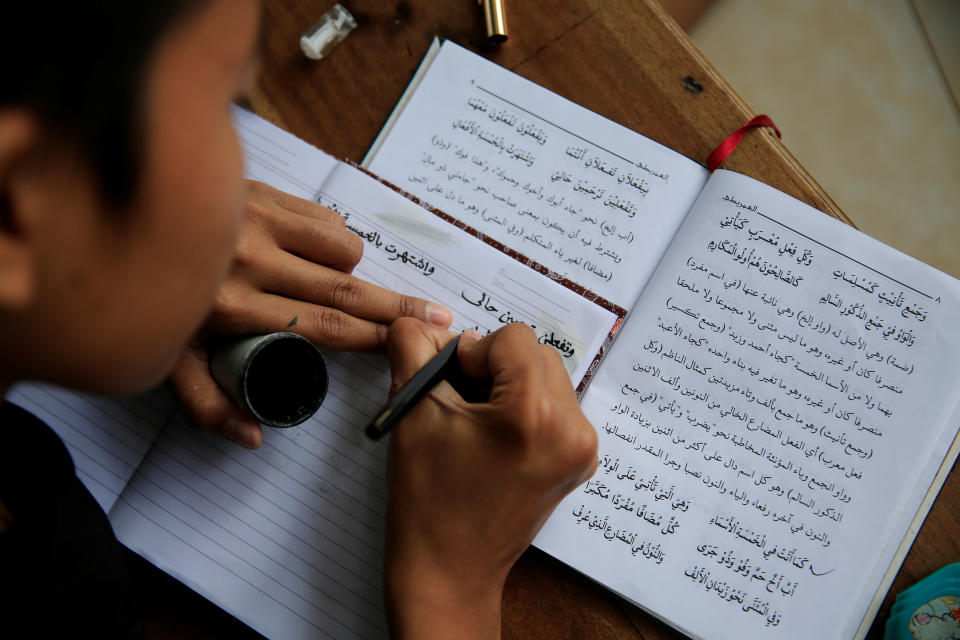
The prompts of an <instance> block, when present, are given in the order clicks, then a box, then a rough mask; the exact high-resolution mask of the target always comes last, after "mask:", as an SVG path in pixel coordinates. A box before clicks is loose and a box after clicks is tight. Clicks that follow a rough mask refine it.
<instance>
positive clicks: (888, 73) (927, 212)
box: [690, 0, 960, 277]
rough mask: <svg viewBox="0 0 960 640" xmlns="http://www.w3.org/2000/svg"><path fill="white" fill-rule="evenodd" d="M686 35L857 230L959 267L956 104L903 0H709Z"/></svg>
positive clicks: (952, 3) (955, 5)
mask: <svg viewBox="0 0 960 640" xmlns="http://www.w3.org/2000/svg"><path fill="white" fill-rule="evenodd" d="M940 1H941V2H945V3H947V4H948V5H949V8H950V11H952V14H953V16H954V17H955V18H956V23H955V26H954V28H953V33H954V34H960V0H940ZM690 34H691V36H692V38H693V40H694V42H695V43H696V44H697V46H699V47H700V49H701V50H702V51H703V53H704V54H705V55H706V57H707V58H708V59H709V60H710V61H711V62H712V63H713V64H714V65H715V66H716V67H717V69H718V70H719V71H720V73H721V74H723V75H724V76H725V77H726V78H727V79H728V80H729V81H730V83H731V84H732V85H733V86H734V87H735V88H736V90H737V91H738V92H739V93H740V94H741V95H742V96H743V97H744V98H745V99H746V100H747V103H748V104H750V105H751V107H752V108H753V109H754V110H756V111H757V112H759V113H767V114H769V115H770V116H771V117H772V118H773V119H774V121H775V122H776V123H777V125H778V126H779V127H780V130H781V131H782V132H783V139H784V142H785V143H786V145H787V146H788V147H789V148H790V150H791V151H792V152H793V153H794V154H795V155H796V156H797V158H799V160H800V161H801V162H802V163H803V164H804V166H806V167H807V169H808V170H809V171H810V173H811V174H812V175H813V176H814V178H815V179H816V180H817V181H818V182H820V184H821V185H823V187H824V188H825V189H826V190H827V192H828V193H830V194H831V196H833V198H834V200H836V202H837V204H839V205H840V207H841V208H842V209H843V210H844V211H845V212H846V213H847V214H848V215H849V216H850V217H851V218H852V219H853V220H854V221H855V222H856V223H857V225H858V226H859V227H860V228H861V229H862V230H863V231H865V232H866V233H868V234H870V235H872V236H874V237H876V238H878V239H880V240H882V241H883V242H886V243H887V244H890V245H893V246H894V247H896V248H898V249H900V250H901V251H904V252H905V253H908V254H910V255H912V256H914V257H916V258H919V259H921V260H923V261H924V262H927V263H929V264H932V265H933V266H935V267H937V268H939V269H941V270H943V271H945V272H947V273H949V274H951V275H953V276H957V277H960V247H958V244H960V112H958V109H957V104H956V103H955V102H954V99H953V96H952V94H951V93H950V90H949V88H948V86H947V84H946V83H945V81H944V78H943V76H942V74H941V71H940V69H939V66H938V64H937V61H936V58H935V56H934V53H933V50H932V49H931V48H930V44H929V42H928V40H927V37H926V35H925V32H924V31H923V28H922V26H921V24H920V21H919V19H918V16H917V13H916V11H915V9H914V6H913V4H912V2H911V0H791V1H773V0H719V1H718V2H717V3H716V4H715V5H714V6H713V7H712V8H710V9H709V10H708V11H707V13H705V14H704V16H703V17H702V18H701V19H700V21H699V22H698V23H697V24H696V25H695V26H694V27H693V28H692V29H691V32H690Z"/></svg>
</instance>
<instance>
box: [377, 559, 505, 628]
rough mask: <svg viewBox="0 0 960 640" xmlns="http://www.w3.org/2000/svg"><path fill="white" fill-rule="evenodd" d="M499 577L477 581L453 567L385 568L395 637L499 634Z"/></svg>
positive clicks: (501, 590) (500, 581)
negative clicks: (446, 568)
mask: <svg viewBox="0 0 960 640" xmlns="http://www.w3.org/2000/svg"><path fill="white" fill-rule="evenodd" d="M503 583H504V580H493V581H489V582H486V581H483V582H478V581H476V580H472V579H471V576H467V575H461V574H458V573H457V572H456V571H436V570H429V569H426V568H425V567H423V566H422V564H421V565H420V566H415V567H411V568H409V569H404V568H401V567H400V566H397V567H395V568H394V569H392V570H391V569H389V568H388V570H387V576H386V598H387V615H388V618H389V622H390V629H391V635H392V637H393V638H395V639H397V640H419V639H420V638H448V639H450V640H497V639H499V638H500V621H501V620H500V617H501V601H502V598H503Z"/></svg>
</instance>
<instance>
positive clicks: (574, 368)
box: [9, 43, 960, 638]
mask: <svg viewBox="0 0 960 640" xmlns="http://www.w3.org/2000/svg"><path fill="white" fill-rule="evenodd" d="M237 123H238V127H239V129H240V131H241V134H242V137H243V140H244V145H245V149H246V150H247V155H248V173H249V174H250V175H251V177H256V178H258V179H261V180H264V181H266V182H268V183H271V184H273V185H274V186H276V187H278V188H281V189H284V190H287V191H290V192H292V193H294V194H296V195H301V196H303V197H309V198H314V199H317V200H319V201H321V202H323V203H324V204H327V205H329V206H332V207H334V208H335V209H337V210H338V211H340V212H341V213H342V214H343V215H344V216H345V217H346V218H347V225H348V227H349V228H350V229H352V230H353V231H354V232H356V233H357V234H358V235H360V237H362V238H363V239H364V241H365V254H364V258H363V260H362V261H361V263H360V265H358V268H357V269H356V270H355V273H356V274H357V275H359V276H360V277H363V278H365V279H368V280H370V281H373V282H376V283H378V284H381V285H383V286H387V287H390V288H393V289H397V290H400V291H404V292H409V293H413V294H416V295H418V296H421V297H424V298H427V299H433V300H437V301H439V302H442V303H444V304H447V305H448V306H450V307H451V309H452V310H453V312H454V316H455V318H456V320H455V324H454V327H455V328H456V329H465V328H471V327H476V328H478V329H480V330H481V331H490V330H495V329H496V328H497V327H499V326H502V325H503V324H505V323H507V322H512V321H521V322H527V323H529V324H531V325H533V326H535V327H536V331H537V333H538V335H540V337H541V341H542V342H544V343H547V344H551V345H552V346H554V347H555V348H557V349H558V350H559V351H560V352H561V354H562V355H563V356H564V362H565V363H566V364H567V368H568V372H569V373H570V375H571V379H572V380H573V382H574V384H575V385H578V386H580V387H581V388H582V387H584V386H585V387H586V390H585V392H584V393H583V395H582V397H581V403H582V406H583V408H584V411H585V412H586V414H587V416H588V417H589V418H590V420H591V422H592V423H593V424H594V426H595V427H596V428H597V430H598V433H599V436H600V452H599V453H600V467H599V469H598V471H597V473H596V474H595V476H594V477H593V478H591V479H590V480H589V481H588V482H587V483H586V484H585V485H583V486H582V487H580V488H578V489H577V490H575V491H574V492H573V493H572V494H571V495H570V496H569V497H568V498H567V499H566V500H565V501H564V502H563V503H561V505H560V506H559V508H558V509H557V511H556V512H555V513H554V514H553V516H552V517H551V518H550V520H549V521H548V522H547V524H546V526H545V527H544V529H543V531H542V532H541V534H540V536H539V537H538V538H537V540H536V542H535V544H537V545H538V546H539V547H540V548H542V549H544V550H546V551H547V552H549V553H551V554H553V555H555V556H556V557H558V558H559V559H561V560H563V561H564V562H566V563H568V564H569V565H571V566H572V567H574V568H576V569H578V570H579V571H582V572H583V573H585V574H587V575H589V576H590V577H592V578H593V579H595V580H597V581H599V582H601V583H602V584H604V585H605V586H607V587H608V588H610V589H612V590H614V591H616V592H617V593H619V594H621V595H623V596H624V597H626V598H628V599H629V600H631V601H633V602H635V603H637V604H638V605H640V606H641V607H643V608H645V609H647V610H649V611H651V612H653V613H654V614H655V615H658V616H660V617H661V618H663V619H665V620H667V621H668V622H669V623H670V624H672V625H674V626H676V627H678V628H679V629H681V630H683V631H684V632H685V633H687V634H689V635H691V636H695V637H711V638H742V637H759V638H763V637H770V638H772V637H778V638H780V637H787V638H809V637H818V638H849V637H853V636H854V635H856V634H858V633H859V634H860V635H862V634H863V632H864V631H865V629H866V626H867V625H868V623H869V621H870V620H871V619H872V616H873V613H874V612H875V608H876V606H877V604H878V602H879V598H878V594H879V596H882V593H883V591H884V590H885V589H886V587H887V585H888V584H889V580H890V579H891V578H892V575H893V574H894V573H895V572H896V568H897V567H898V566H899V562H900V560H901V559H902V555H903V553H905V550H906V548H907V547H908V546H909V544H910V541H911V540H912V539H913V535H915V533H916V529H917V528H918V527H919V523H920V522H922V518H923V516H924V515H925V513H926V510H927V509H928V508H929V504H930V502H931V500H932V498H933V496H935V495H936V492H937V490H938V488H939V486H940V485H941V484H942V482H943V479H944V477H945V474H946V473H947V472H948V471H949V468H950V466H951V464H952V461H953V459H954V458H955V456H956V452H957V443H956V442H955V440H956V435H957V425H958V424H960V412H958V411H957V389H958V388H960V384H958V383H960V358H958V356H960V336H958V334H957V332H956V331H954V330H953V328H954V327H955V326H956V324H957V322H958V321H960V283H958V282H957V281H956V280H954V279H952V278H950V277H948V276H946V275H944V274H942V273H939V272H937V271H935V270H934V269H931V268H930V267H927V266H925V265H923V264H921V263H919V262H917V261H915V260H913V259H911V258H909V257H907V256H904V255H902V254H900V253H898V252H896V251H895V250H893V249H890V248H889V247H885V246H883V245H881V244H880V243H878V242H876V241H874V240H871V239H870V238H868V237H866V236H864V235H863V234H861V233H859V232H857V231H855V230H853V229H851V228H849V227H846V226H844V225H842V224H841V223H839V222H837V221H835V220H833V219H830V218H828V217H827V216H824V215H822V214H820V213H819V212H816V211H814V210H813V209H811V208H809V207H807V206H806V205H804V204H801V203H799V202H797V201H795V200H793V199H791V198H789V197H787V196H786V195H784V194H782V193H780V192H778V191H776V190H774V189H771V188H769V187H766V186H764V185H762V184H760V183H758V182H756V181H754V180H752V179H750V178H746V177H744V176H741V175H738V174H734V173H730V172H723V171H721V172H717V173H716V174H714V175H712V176H708V175H707V173H706V171H705V170H704V169H703V168H702V167H700V166H699V165H697V164H696V163H694V162H692V161H690V160H688V159H686V158H683V157H682V156H680V155H678V154H676V153H673V152H671V151H670V150H668V149H665V148H664V147H662V146H660V145H658V144H656V143H653V142H652V141H650V140H648V139H646V138H644V137H642V136H640V135H638V134H636V133H633V132H630V131H628V130H626V129H624V128H622V127H620V126H618V125H616V124H614V123H611V122H609V121H607V120H605V119H603V118H601V117H599V116H597V115H596V114H593V113H590V112H588V111H586V110H584V109H582V108H580V107H578V106H576V105H574V104H572V103H570V102H568V101H566V100H563V99H562V98H559V97H558V96H556V95H554V94H551V93H549V92H547V91H545V90H544V89H542V88H540V87H537V86H535V85H533V84H531V83H529V82H527V81H525V80H523V79H521V78H519V77H517V76H515V75H513V74H511V73H510V72H508V71H505V70H503V69H501V68H499V67H497V66H495V65H493V64H491V63H489V62H487V61H485V60H483V59H481V58H478V57H476V56H473V55H472V54H470V53H468V52H466V51H464V50H462V49H460V48H458V47H456V46H455V45H453V44H451V43H447V44H445V45H444V46H443V47H442V48H440V49H439V51H437V50H434V51H433V52H432V54H431V55H430V56H428V59H427V61H425V63H424V65H422V66H421V69H420V70H419V71H418V73H417V75H416V77H415V78H414V82H413V83H411V87H410V89H409V90H408V93H407V95H405V96H404V99H403V100H402V101H401V103H400V106H399V107H398V109H397V111H396V112H395V113H394V115H393V116H391V119H390V121H389V122H388V126H387V127H385V129H384V133H383V134H382V135H381V137H380V138H379V139H378V140H377V142H376V143H375V145H374V148H373V149H372V150H371V154H370V156H369V157H368V158H367V160H366V161H365V164H366V166H368V167H369V168H370V170H371V171H373V172H374V173H376V174H377V175H379V176H381V177H382V178H384V179H386V180H387V181H389V182H392V183H394V184H395V185H397V186H398V187H399V188H401V189H404V190H406V191H408V192H410V193H411V194H413V195H414V196H416V198H419V200H420V201H422V202H423V203H430V204H432V205H435V206H436V207H437V208H438V209H441V210H443V211H444V212H446V214H448V215H443V214H439V213H437V212H434V211H431V210H429V209H428V208H423V207H421V206H419V205H418V204H416V202H414V201H412V200H410V199H408V198H406V197H405V196H404V195H402V194H400V193H398V192H397V191H396V190H395V189H391V188H389V187H388V186H385V185H384V184H382V183H381V182H380V181H379V180H377V179H376V178H374V177H371V176H370V175H368V174H366V173H364V172H362V171H360V170H357V169H355V168H354V167H351V166H349V165H347V164H344V163H339V162H337V161H335V160H334V159H332V158H330V157H329V156H326V155H325V154H323V153H322V152H320V151H317V150H316V149H314V148H312V147H310V146H309V145H306V144H304V143H303V142H301V141H299V140H297V139H295V138H294V137H293V136H290V135H289V134H286V133H284V132H282V131H280V130H279V129H277V128H276V127H273V126H272V125H270V124H268V123H266V122H264V121H262V120H260V119H259V118H257V117H256V116H252V115H250V114H247V113H244V112H238V114H237ZM478 236H479V237H478ZM612 336H615V339H614V340H613V343H612V346H609V342H610V338H611V337H612ZM602 353H603V354H604V357H603V359H602V360H599V359H598V356H599V355H600V354H602ZM327 356H328V369H329V371H330V374H331V382H330V391H329V393H328V396H327V400H326V401H325V403H324V405H323V407H322V408H321V409H320V412H319V413H318V414H317V415H316V416H315V417H314V418H313V419H311V420H310V421H309V422H307V423H305V424H304V425H303V426H301V427H297V428H293V429H288V430H267V431H268V432H267V433H266V434H265V441H264V445H263V447H262V448H261V449H260V450H259V451H256V452H251V451H246V450H243V449H241V448H239V447H237V446H235V445H232V444H230V443H228V442H225V441H222V440H220V439H218V438H215V437H207V436H204V435H201V434H197V433H195V432H193V431H191V430H189V429H188V428H186V427H185V426H184V425H183V423H182V419H181V418H179V417H178V416H177V414H176V411H175V408H174V405H173V403H172V401H171V400H170V398H169V397H167V396H166V395H165V394H164V393H163V392H162V391H158V392H155V393H153V394H149V395H147V396H142V397H140V398H135V399H131V400H126V401H115V400H105V399H97V398H90V397H88V396H81V395H77V394H72V393H68V392H64V391H61V390H54V389H50V388H48V387H41V386H36V385H21V386H20V387H18V388H17V389H15V390H14V391H13V392H12V393H11V394H10V396H9V397H10V399H11V400H13V401H15V402H18V403H20V404H22V405H23V406H25V407H26V408H28V409H29V410H31V411H33V412H35V413H36V414H37V415H38V416H39V417H40V418H42V419H44V420H46V421H47V422H48V423H49V424H51V426H53V427H54V428H55V429H57V431H58V432H59V433H60V434H61V436H62V437H63V438H64V440H65V441H66V442H67V444H68V446H69V447H70V449H71V452H72V453H73V456H74V460H75V462H76V464H77V467H78V472H79V473H80V475H81V477H82V479H83V480H84V481H85V482H86V483H87V486H88V487H90V489H91V491H92V492H93V493H94V494H95V496H96V497H97V498H98V500H100V502H101V504H102V505H103V506H104V508H105V509H106V510H107V511H108V513H109V515H110V518H111V521H112V522H113V524H114V527H115V530H116V532H117V535H118V537H119V538H120V539H121V541H123V542H124V543H125V544H127V545H128V546H129V547H131V548H132V549H134V550H135V551H137V552H138V553H140V554H142V555H143V556H144V557H146V558H148V559H149V560H151V561H152V562H154V563H155V564H157V565H158V566H159V567H161V568H163V569H165V570H166V571H168V572H169V573H171V574H172V575H174V576H176V577H177V578H179V579H180V580H182V581H183V582H185V583H186V584H188V585H190V586H191V587H193V588H194V589H196V590H197V591H198V592H200V593H202V594H203V595H205V596H207V597H208V598H210V599H211V600H213V601H214V602H216V603H218V604H219V605H220V606H222V607H223V608H225V609H226V610H228V611H230V612H231V613H233V614H234V615H236V616H237V617H238V618H240V619H241V620H243V621H245V622H247V623H248V624H250V625H251V626H252V627H254V628H256V629H257V630H259V631H261V632H262V633H264V634H265V635H267V636H269V637H271V638H301V637H302V638H307V637H333V638H375V637H385V636H386V625H385V622H384V616H383V607H382V602H381V593H380V564H381V559H382V549H381V544H382V532H383V517H384V506H385V495H386V487H385V480H384V471H385V468H384V467H385V457H386V456H385V454H386V450H385V445H384V444H383V443H373V442H369V441H367V440H366V438H365V437H364V436H363V431H362V429H363V425H364V424H365V421H366V420H367V419H368V418H369V416H370V415H372V414H373V412H374V411H375V410H376V409H377V408H379V405H380V404H381V403H382V402H383V401H384V400H385V398H386V390H387V386H388V374H387V367H386V363H385V361H384V359H383V358H381V357H374V356H357V355H352V354H333V353H329V354H327ZM598 362H599V366H597V363H598ZM588 382H589V384H588V385H587V383H588Z"/></svg>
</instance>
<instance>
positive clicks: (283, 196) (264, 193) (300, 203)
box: [247, 180, 345, 227]
mask: <svg viewBox="0 0 960 640" xmlns="http://www.w3.org/2000/svg"><path fill="white" fill-rule="evenodd" d="M247 191H248V192H249V194H250V199H251V200H252V201H257V202H260V203H262V204H269V203H273V204H274V205H276V206H277V207H279V208H280V209H283V210H284V211H285V212H290V213H296V214H299V215H301V216H307V217H310V218H313V219H315V220H322V221H324V222H333V223H336V224H338V225H339V226H341V227H343V226H344V224H345V221H344V219H343V217H342V216H340V215H338V214H337V212H336V211H333V210H331V209H328V208H327V207H324V206H322V205H319V204H317V203H316V202H313V201H312V200H306V199H304V198H298V197H297V196H295V195H291V194H289V193H287V192H286V191H281V190H280V189H277V188H275V187H271V186H270V185H268V184H266V183H264V182H258V181H256V180H247Z"/></svg>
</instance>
